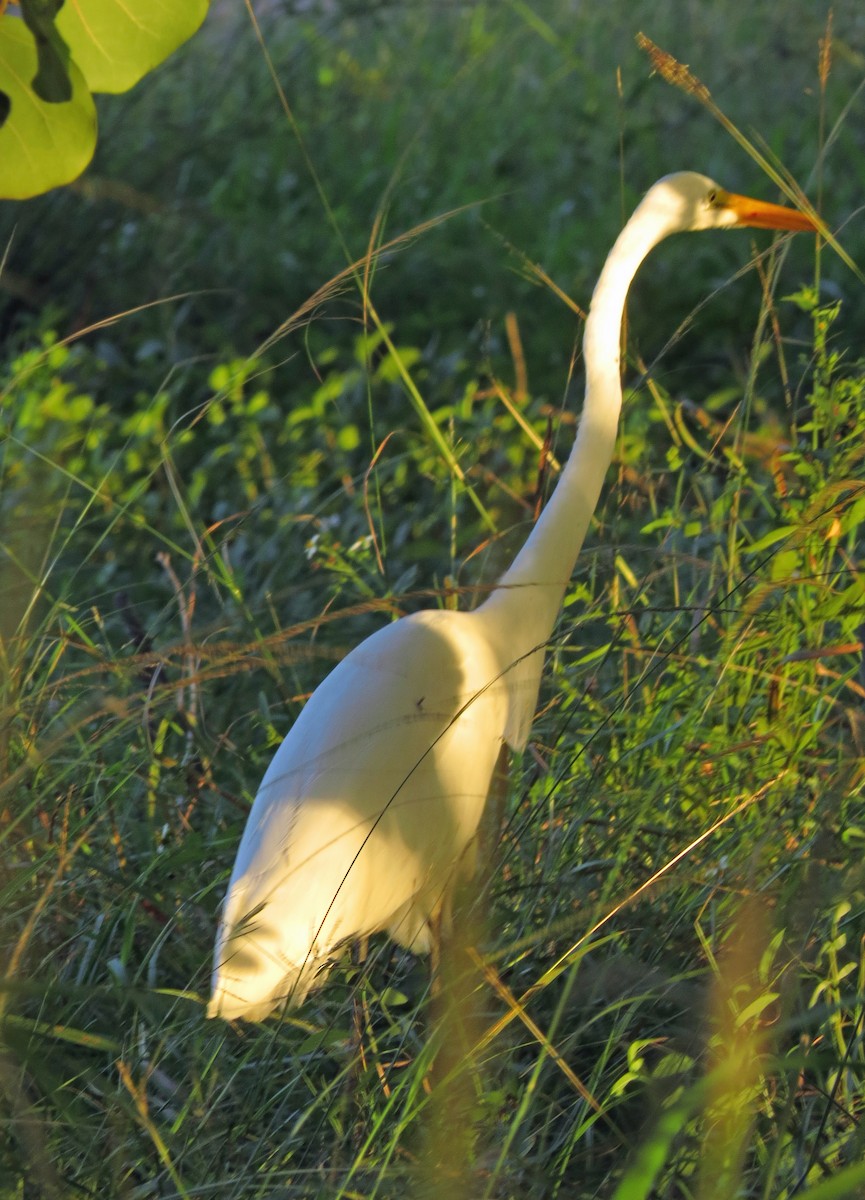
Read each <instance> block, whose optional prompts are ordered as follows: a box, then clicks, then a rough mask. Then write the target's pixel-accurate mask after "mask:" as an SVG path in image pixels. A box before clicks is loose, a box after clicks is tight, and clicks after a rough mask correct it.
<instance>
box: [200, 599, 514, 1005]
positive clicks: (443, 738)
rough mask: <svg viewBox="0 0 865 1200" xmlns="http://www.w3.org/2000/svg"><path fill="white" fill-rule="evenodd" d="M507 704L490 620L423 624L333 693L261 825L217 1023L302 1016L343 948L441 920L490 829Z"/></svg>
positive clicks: (421, 946)
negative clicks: (488, 630) (459, 876)
mask: <svg viewBox="0 0 865 1200" xmlns="http://www.w3.org/2000/svg"><path fill="white" fill-rule="evenodd" d="M506 709H507V696H506V690H505V685H504V684H503V681H502V678H501V668H500V664H499V663H498V662H497V660H496V658H495V655H494V654H493V652H492V650H491V648H490V646H489V644H488V642H487V641H486V639H485V637H484V636H483V626H482V623H479V622H478V621H477V620H476V614H472V613H457V612H450V611H434V612H424V613H417V614H415V615H414V616H411V617H406V618H403V619H402V620H400V621H397V622H395V623H394V624H392V625H390V626H387V627H386V628H385V629H382V630H379V632H378V633H376V634H374V635H373V636H372V637H371V638H368V639H367V640H366V641H365V642H363V643H361V645H359V646H358V647H357V648H356V649H355V650H353V651H352V652H351V654H349V655H348V656H347V657H346V658H345V659H344V660H343V661H342V662H341V663H340V664H339V665H338V666H337V667H336V668H335V669H334V670H333V671H332V672H331V674H330V675H329V676H328V677H327V678H326V679H325V680H324V682H323V683H322V684H321V685H320V686H319V688H318V689H317V690H316V691H315V693H314V694H313V696H312V697H311V699H310V700H309V702H308V703H307V705H306V707H305V708H304V709H303V711H302V713H301V714H300V716H299V717H298V719H297V721H296V722H295V724H294V726H293V727H292V729H291V730H290V731H289V733H288V735H287V736H286V738H285V740H284V742H283V743H282V745H281V746H280V748H279V750H278V751H277V752H276V754H275V756H274V758H273V761H272V762H271V764H270V766H269V768H268V770H267V772H266V774H265V776H264V779H263V780H262V783H261V786H260V788H259V791H258V794H257V796H256V798H255V802H254V804H253V807H252V810H251V812H250V814H249V819H248V821H247V825H246V829H245V831H244V835H243V839H242V842H241V845H240V848H239V850H238V854H237V860H236V862H235V866H234V871H233V873H232V877H231V882H230V885H229V889H228V895H227V897H226V902H225V907H224V911H223V917H222V922H221V926H220V930H219V933H218V935H217V944H216V951H215V959H214V972H213V997H212V999H211V1002H210V1007H209V1010H208V1011H209V1013H210V1014H211V1015H217V1014H219V1015H221V1016H224V1017H227V1018H233V1017H238V1016H244V1017H247V1018H248V1019H260V1018H262V1017H263V1016H265V1015H266V1014H267V1013H268V1012H269V1011H271V1010H272V1009H273V1008H274V1007H277V1006H278V1005H280V1004H282V1003H285V1002H287V1003H289V1004H297V1003H300V1002H301V1001H302V999H303V998H304V996H305V995H306V993H307V992H308V990H309V988H310V987H312V986H314V985H315V983H316V976H317V975H318V973H319V972H320V971H322V970H323V969H324V968H325V967H326V964H327V962H328V960H329V957H330V954H331V952H332V951H333V949H334V947H336V946H337V945H338V944H339V943H340V942H343V941H345V940H346V939H348V938H351V937H356V936H360V935H363V934H366V933H372V932H375V931H377V930H379V929H385V928H386V929H388V931H389V933H390V934H391V936H393V937H394V938H396V940H397V941H399V942H401V943H402V944H403V945H406V946H411V947H413V948H414V949H417V950H425V949H427V948H428V941H429V929H428V919H429V916H430V914H431V912H433V911H434V910H435V908H436V906H437V905H438V904H439V903H440V902H441V899H442V896H443V894H444V892H445V891H446V889H447V887H448V885H449V883H450V881H451V878H452V876H453V873H454V871H455V870H456V869H457V867H458V865H459V862H460V860H461V859H462V857H463V856H464V855H465V854H466V852H467V849H468V847H469V846H470V844H471V843H472V839H473V837H474V834H475V832H476V830H477V826H478V823H479V821H480V817H481V814H482V812H483V808H484V804H485V801H486V796H487V792H488V790H489V784H490V779H491V776H492V771H493V768H494V765H495V760H496V757H497V755H498V751H499V748H500V745H501V737H502V730H503V729H504V726H505V722H506Z"/></svg>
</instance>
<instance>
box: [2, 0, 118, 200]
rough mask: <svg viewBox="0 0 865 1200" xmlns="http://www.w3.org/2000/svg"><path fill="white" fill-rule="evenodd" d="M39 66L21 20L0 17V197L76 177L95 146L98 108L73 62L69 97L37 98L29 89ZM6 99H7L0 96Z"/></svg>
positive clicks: (24, 194)
mask: <svg viewBox="0 0 865 1200" xmlns="http://www.w3.org/2000/svg"><path fill="white" fill-rule="evenodd" d="M38 69H39V60H38V55H37V52H36V42H35V40H34V38H33V35H32V34H31V33H30V31H29V29H28V28H27V27H26V25H25V24H24V22H23V21H20V20H18V19H16V18H15V17H11V16H3V17H0V114H2V112H3V111H6V112H7V116H6V120H5V122H4V123H3V125H2V128H0V195H2V196H5V197H7V198H8V199H10V200H23V199H25V198H26V197H27V196H35V195H37V193H39V192H47V191H48V190H49V188H53V187H59V186H60V185H61V184H64V183H68V182H69V181H70V180H71V179H74V178H75V177H76V176H77V175H80V174H81V172H82V171H83V170H84V168H85V167H86V166H87V164H88V163H89V162H90V159H91V158H92V157H93V150H94V147H95V146H96V108H95V106H94V104H93V97H92V96H91V95H90V92H89V90H88V88H87V84H86V83H85V82H84V78H83V76H82V74H81V72H80V71H79V70H78V69H77V67H76V66H75V64H74V63H73V62H71V63H70V64H69V77H70V80H71V82H72V99H71V100H67V101H64V102H63V103H62V104H49V103H47V102H46V101H44V100H40V99H39V97H38V96H37V95H36V93H35V92H34V91H33V88H32V80H33V78H34V76H35V75H36V73H37V71H38ZM3 97H5V102H4V100H3Z"/></svg>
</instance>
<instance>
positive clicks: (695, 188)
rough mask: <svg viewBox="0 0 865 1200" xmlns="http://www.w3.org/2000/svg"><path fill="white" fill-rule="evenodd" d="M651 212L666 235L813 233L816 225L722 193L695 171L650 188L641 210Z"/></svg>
mask: <svg viewBox="0 0 865 1200" xmlns="http://www.w3.org/2000/svg"><path fill="white" fill-rule="evenodd" d="M644 207H645V208H648V209H651V210H652V212H653V215H654V216H655V217H656V219H657V220H658V222H659V224H666V226H667V232H669V233H677V232H680V231H681V232H685V231H687V230H701V229H734V228H736V227H737V226H743V225H750V226H756V227H757V228H759V229H787V230H791V231H793V232H799V233H802V232H806V231H808V230H811V231H814V230H816V228H817V225H816V224H815V222H814V221H813V220H812V218H811V217H809V216H808V215H807V214H806V213H803V212H800V211H799V209H797V208H785V207H783V206H782V205H780V204H768V203H766V201H764V200H752V199H751V197H750V196H739V195H737V194H736V193H735V192H728V191H725V189H724V188H722V187H720V186H719V185H718V184H717V183H715V182H714V180H712V179H708V178H707V177H706V176H705V175H698V174H697V173H696V172H694V171H679V172H677V173H676V174H675V175H665V176H664V178H663V179H659V180H658V182H657V183H656V184H655V185H654V186H653V187H651V188H650V189H649V191H648V192H647V193H646V196H645V198H644V200H643V202H642V204H641V205H640V208H644Z"/></svg>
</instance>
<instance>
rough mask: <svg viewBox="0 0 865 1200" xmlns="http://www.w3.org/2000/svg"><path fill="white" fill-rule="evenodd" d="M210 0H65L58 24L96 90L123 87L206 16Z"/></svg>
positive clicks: (120, 89)
mask: <svg viewBox="0 0 865 1200" xmlns="http://www.w3.org/2000/svg"><path fill="white" fill-rule="evenodd" d="M207 6H208V0H66V3H65V4H64V5H63V7H62V8H61V10H60V12H59V13H58V14H57V22H56V23H57V29H58V31H59V32H60V34H61V36H62V37H63V40H64V41H65V42H66V45H67V46H68V47H69V50H70V53H71V55H72V58H73V59H74V60H75V63H76V65H77V66H78V67H79V68H80V69H81V71H82V73H83V75H84V78H85V79H86V80H87V85H88V87H89V88H90V90H91V91H92V92H125V91H127V90H128V89H129V88H131V87H134V85H135V84H136V83H138V81H139V79H141V77H142V76H143V75H146V74H147V72H148V71H152V70H153V68H154V67H156V66H158V65H159V63H161V62H162V60H163V59H165V58H167V57H168V55H169V54H171V53H172V51H173V50H176V49H177V47H178V46H180V45H181V44H182V43H183V42H185V41H186V39H187V38H190V37H192V35H193V33H195V31H196V29H198V27H199V25H200V24H201V22H202V21H203V20H204V17H205V14H206V12H207Z"/></svg>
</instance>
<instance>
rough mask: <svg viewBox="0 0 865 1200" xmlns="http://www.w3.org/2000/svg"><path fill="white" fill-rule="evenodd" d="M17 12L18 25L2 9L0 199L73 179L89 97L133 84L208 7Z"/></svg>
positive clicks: (95, 2)
mask: <svg viewBox="0 0 865 1200" xmlns="http://www.w3.org/2000/svg"><path fill="white" fill-rule="evenodd" d="M18 7H20V9H21V16H20V18H19V17H16V16H13V15H10V14H5V15H4V13H3V12H2V11H0V67H2V68H4V70H3V72H2V75H0V84H2V88H0V195H2V196H4V197H9V198H10V199H16V200H18V199H23V198H26V197H29V196H35V195H38V194H39V193H41V192H47V191H50V190H51V188H55V187H58V186H60V185H62V184H66V183H69V182H70V181H71V180H73V179H75V178H77V177H78V176H79V175H80V174H81V172H82V171H83V170H84V169H85V167H86V166H87V165H88V163H89V162H90V160H91V158H92V157H93V151H94V149H95V146H96V109H95V107H94V104H93V97H92V95H91V93H92V92H125V91H127V90H128V89H129V88H131V87H134V85H135V84H136V83H138V81H139V80H140V79H141V77H142V76H143V75H145V74H147V72H148V71H152V70H153V68H154V67H156V66H158V65H159V63H161V62H162V60H163V59H164V58H166V57H167V56H168V55H169V54H171V53H173V51H174V50H176V49H177V47H178V46H179V45H181V43H183V42H185V41H186V40H187V38H189V37H191V36H192V34H193V33H195V31H196V30H197V29H198V27H199V26H200V24H201V22H202V21H203V20H204V17H205V14H206V12H207V7H208V0H184V3H183V4H179V5H172V4H167V5H166V4H163V5H158V4H157V5H154V4H153V3H152V0H122V2H121V0H77V2H76V3H74V4H73V3H71V2H70V3H64V0H19V4H18ZM5 8H6V5H5V4H4V5H2V6H0V9H5Z"/></svg>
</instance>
